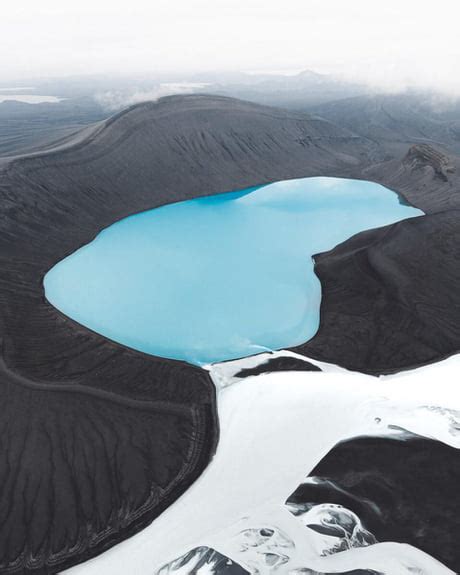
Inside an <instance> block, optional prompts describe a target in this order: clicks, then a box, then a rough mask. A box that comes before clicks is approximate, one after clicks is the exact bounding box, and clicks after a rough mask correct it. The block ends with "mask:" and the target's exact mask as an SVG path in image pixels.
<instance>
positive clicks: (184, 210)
mask: <svg viewBox="0 0 460 575" xmlns="http://www.w3.org/2000/svg"><path fill="white" fill-rule="evenodd" d="M422 213H423V212H421V211H420V210H417V209H415V208H412V207H410V206H407V205H404V204H402V203H401V202H400V201H399V198H398V196H397V195H396V194H395V193H393V192H391V191H390V190H388V189H386V188H384V187H383V186H380V185H378V184H374V183H371V182H364V181H356V180H346V179H337V178H305V179H300V180H290V181H283V182H276V183H273V184H270V185H267V186H263V187H259V188H250V189H248V190H243V191H240V192H231V193H227V194H219V195H216V196H211V197H207V198H200V199H196V200H191V201H186V202H181V203H177V204H171V205H168V206H164V207H161V208H157V209H154V210H150V211H147V212H143V213H140V214H136V215H134V216H130V217H128V218H125V219H123V220H121V221H119V222H117V223H115V224H113V225H112V226H110V227H109V228H107V229H105V230H103V231H102V232H101V233H100V234H99V235H98V236H97V237H96V239H95V240H94V241H92V242H91V243H90V244H88V245H86V246H84V247H82V248H81V249H79V250H77V251H76V252H75V253H73V254H72V255H71V256H69V257H67V258H65V259H64V260H62V261H61V262H60V263H58V264H57V265H56V266H54V267H53V268H52V269H51V270H50V271H49V272H48V273H47V274H46V276H45V280H44V284H45V293H46V297H47V299H48V300H49V301H50V302H51V303H52V304H53V305H54V306H55V307H56V308H58V309H59V310H61V311H62V312H63V313H64V314H66V315H67V316H69V317H71V318H72V319H74V320H75V321H77V322H79V323H81V324H83V325H84V326H87V327H89V328H90V329H92V330H94V331H96V332H98V333H100V334H102V335H104V336H106V337H108V338H110V339H112V340H115V341H117V342H119V343H122V344H124V345H126V346H128V347H132V348H134V349H137V350H140V351H143V352H146V353H150V354H154V355H160V356H164V357H169V358H176V359H183V360H186V361H189V362H191V363H195V364H202V363H208V362H213V361H222V360H226V359H234V358H237V357H242V356H247V355H251V354H254V353H258V352H260V351H261V350H264V349H280V348H285V347H291V346H294V345H296V344H300V343H302V342H305V341H307V340H308V339H310V338H311V337H313V335H314V334H315V332H316V331H317V329H318V324H319V307H320V301H321V285H320V283H319V281H318V278H317V277H316V275H315V274H314V271H313V262H312V255H313V254H315V253H318V252H322V251H325V250H329V249H331V248H333V247H334V246H335V245H336V244H338V243H340V242H342V241H344V240H346V239H347V238H349V237H350V236H352V235H353V234H356V233H358V232H360V231H363V230H366V229H370V228H375V227H378V226H383V225H386V224H390V223H393V222H396V221H398V220H402V219H404V218H408V217H413V216H418V215H422Z"/></svg>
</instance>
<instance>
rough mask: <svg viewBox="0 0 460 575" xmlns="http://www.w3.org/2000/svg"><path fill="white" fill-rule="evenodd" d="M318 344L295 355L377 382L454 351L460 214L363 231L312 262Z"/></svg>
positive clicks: (459, 345) (457, 343) (459, 339)
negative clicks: (318, 295)
mask: <svg viewBox="0 0 460 575" xmlns="http://www.w3.org/2000/svg"><path fill="white" fill-rule="evenodd" d="M315 261H316V268H315V270H316V273H317V274H318V276H319V278H320V280H321V285H322V290H323V297H322V302H321V324H320V329H319V331H318V333H317V334H316V336H315V337H314V338H313V339H311V340H310V341H308V342H307V343H305V344H303V345H301V346H298V347H297V348H295V349H294V351H296V352H297V353H303V354H305V355H308V356H310V357H313V358H315V359H318V360H322V361H327V362H333V363H338V364H340V365H341V366H343V367H346V368H348V369H352V370H356V371H361V372H365V373H369V374H375V375H376V374H383V373H391V372H395V371H399V370H402V369H409V368H413V367H416V366H419V365H423V364H426V363H430V362H434V361H437V360H440V359H442V358H444V357H446V356H449V355H451V354H454V353H457V352H458V351H460V291H459V289H458V286H459V285H460V212H459V211H451V212H441V213H439V214H433V215H429V216H422V217H417V218H412V219H409V220H405V221H402V222H399V223H397V224H393V225H390V226H385V227H383V228H378V229H375V230H369V231H366V232H363V233H361V234H357V235H356V236H354V237H352V238H350V239H349V240H347V241H346V242H344V243H342V244H340V245H339V246H337V247H336V248H334V249H333V250H331V251H330V252H326V253H323V254H320V255H318V256H316V257H315Z"/></svg>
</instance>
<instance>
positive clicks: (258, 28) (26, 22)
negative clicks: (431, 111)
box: [0, 0, 460, 94]
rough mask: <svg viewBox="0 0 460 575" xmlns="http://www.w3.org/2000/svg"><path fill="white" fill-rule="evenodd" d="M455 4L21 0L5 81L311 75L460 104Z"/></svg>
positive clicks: (9, 25) (4, 60) (7, 24)
mask: <svg viewBox="0 0 460 575" xmlns="http://www.w3.org/2000/svg"><path fill="white" fill-rule="evenodd" d="M459 16H460V4H459V2H458V0H437V2H435V3H433V2H432V1H431V0H430V1H429V0H417V1H416V0H405V1H404V2H401V0H386V1H385V2H383V0H382V1H380V0H374V1H370V0H347V1H344V0H288V1H286V2H280V1H279V0H276V1H275V0H219V1H218V2H217V1H215V0H188V1H187V2H185V1H183V0H156V1H155V2H151V0H131V1H130V2H129V3H127V2H121V1H119V0H96V1H94V0H78V2H77V1H76V0H69V1H67V2H62V0H41V1H40V2H36V0H22V1H21V2H16V3H13V2H8V3H5V4H4V5H3V6H2V8H1V12H0V36H1V38H2V49H1V51H0V70H1V71H2V79H3V80H6V79H8V78H16V79H19V78H21V77H27V76H28V77H33V76H37V77H42V76H45V75H71V74H89V73H108V74H120V75H128V74H140V73H141V74H148V73H156V72H165V71H166V72H171V71H178V72H181V73H184V72H187V73H190V72H194V71H197V72H200V71H206V70H254V69H259V70H260V69H270V70H274V69H296V68H297V69H305V68H310V69H314V70H317V71H320V72H333V73H335V74H339V75H341V76H343V77H345V78H347V79H354V80H359V81H366V82H368V83H370V84H372V85H375V86H378V87H384V88H386V89H400V88H404V87H406V86H416V87H434V88H437V89H440V90H442V91H444V92H447V93H450V94H460V75H459V74H458V63H459V62H460V34H458V21H459Z"/></svg>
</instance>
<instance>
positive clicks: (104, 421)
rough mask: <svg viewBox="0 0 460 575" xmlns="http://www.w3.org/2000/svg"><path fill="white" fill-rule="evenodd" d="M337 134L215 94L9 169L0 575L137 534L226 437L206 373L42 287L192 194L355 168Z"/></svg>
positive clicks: (38, 568)
mask: <svg viewBox="0 0 460 575" xmlns="http://www.w3.org/2000/svg"><path fill="white" fill-rule="evenodd" d="M368 147H369V143H368V142H366V140H363V139H362V138H360V137H356V136H354V135H353V134H351V133H349V132H348V131H346V130H343V129H337V128H335V127H334V126H333V125H332V124H329V123H328V122H325V121H323V120H318V119H310V118H309V117H308V116H305V115H303V114H294V113H290V112H285V111H282V110H275V109H270V108H266V107H263V106H258V105H254V104H247V103H244V102H239V101H235V100H231V99H227V98H219V97H215V98H214V97H177V98H167V99H164V100H162V101H160V102H159V103H148V104H143V105H139V106H135V107H133V108H131V109H129V110H128V111H126V112H123V113H121V114H119V115H117V116H115V117H113V118H112V119H110V120H108V121H107V122H103V123H101V124H99V125H97V126H95V128H94V129H92V130H85V132H84V133H83V135H80V136H77V137H76V138H75V139H74V140H67V141H66V142H65V143H64V144H62V145H61V147H58V148H56V149H54V150H53V149H48V150H47V151H45V152H42V153H40V154H34V155H29V156H23V157H19V158H15V159H13V160H10V161H5V160H3V163H1V164H0V198H1V199H0V201H1V206H2V212H1V220H0V230H1V236H0V258H1V274H0V338H1V348H2V364H1V366H0V373H1V375H0V386H1V394H2V395H1V397H2V407H1V409H2V410H3V417H2V418H1V422H2V426H3V433H2V434H1V436H0V437H1V441H2V443H3V446H2V447H3V448H2V450H1V452H0V473H1V474H2V481H1V483H0V485H1V492H0V571H1V572H2V573H11V574H12V573H37V574H38V573H55V572H57V571H61V570H62V569H64V568H65V567H68V566H70V565H72V564H75V563H78V562H81V561H84V560H86V559H88V558H90V557H91V556H94V555H96V554H98V553H100V552H102V551H104V550H105V549H107V548H109V547H110V546H112V545H113V544H115V543H117V542H119V541H121V540H122V539H124V538H127V537H129V536H131V535H133V534H134V533H135V532H137V531H139V530H140V529H142V528H143V527H144V526H146V525H147V524H148V523H149V522H151V521H152V520H153V519H154V518H155V517H156V516H157V515H158V514H159V513H161V512H162V511H163V510H164V509H165V508H166V507H167V506H168V505H170V504H171V503H172V502H173V501H174V500H175V499H176V498H177V497H178V496H179V495H180V494H181V493H183V492H184V491H185V490H186V489H187V487H188V486H189V485H190V484H191V483H192V482H193V480H194V479H195V478H196V477H197V476H198V475H199V474H200V473H201V471H202V470H203V469H204V467H205V466H206V464H207V463H208V461H209V459H210V457H211V455H212V454H213V452H214V449H215V446H216V442H217V432H218V423H217V418H216V406H215V390H214V387H213V385H212V382H211V380H210V377H209V375H208V374H207V372H205V371H204V370H201V369H199V368H198V367H194V366H191V365H187V364H185V363H183V362H179V361H172V360H167V359H163V358H157V357H153V356H149V355H145V354H142V353H139V352H137V351H134V350H131V349H127V348H125V347H123V346H121V345H118V344H116V343H113V342H111V341H108V340H107V339H105V338H104V337H102V336H100V335H97V334H95V333H93V332H91V331H89V330H88V329H86V328H84V327H82V326H80V325H78V324H76V323H75V322H73V321H72V320H70V319H69V318H66V317H65V316H63V315H62V314H60V313H59V312H58V311H57V310H56V309H55V308H54V307H53V306H51V305H50V304H49V303H48V302H47V301H46V299H45V297H44V293H43V284H42V281H43V277H44V275H45V273H46V272H47V271H48V270H49V269H50V268H51V267H52V266H53V265H55V264H56V263H57V262H58V261H60V260H61V259H62V258H64V257H65V256H67V255H68V254H70V253H72V252H74V251H75V250H76V249H77V248H78V247H80V246H81V245H83V244H86V243H88V242H90V241H91V240H92V239H93V238H94V237H95V236H96V235H97V234H98V233H99V232H100V230H101V229H102V228H104V227H106V226H108V225H110V224H112V223H113V222H114V221H116V220H119V219H121V218H124V217H126V216H128V215H129V214H133V213H136V212H139V211H142V210H146V209H149V208H153V207H156V206H159V205H162V204H165V203H169V202H172V201H179V200H184V199H188V198H193V197H196V196H199V195H206V194H212V193H216V192H224V191H228V190H233V189H236V188H244V187H246V186H249V185H252V184H255V183H263V182H269V181H273V180H280V179H285V178H288V177H294V176H298V177H300V176H307V175H314V174H319V173H322V172H324V171H331V170H335V171H336V172H337V174H339V173H342V174H343V173H347V174H349V173H350V170H352V169H354V168H356V166H360V165H361V163H362V158H363V157H365V156H366V153H367V149H368Z"/></svg>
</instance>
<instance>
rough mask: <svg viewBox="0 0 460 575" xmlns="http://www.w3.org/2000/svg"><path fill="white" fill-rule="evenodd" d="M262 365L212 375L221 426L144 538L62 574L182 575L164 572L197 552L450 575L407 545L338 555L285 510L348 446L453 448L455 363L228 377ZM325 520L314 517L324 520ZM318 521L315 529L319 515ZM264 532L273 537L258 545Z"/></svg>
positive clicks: (269, 564) (273, 564)
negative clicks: (384, 442) (403, 437)
mask: <svg viewBox="0 0 460 575" xmlns="http://www.w3.org/2000/svg"><path fill="white" fill-rule="evenodd" d="M283 353H285V352H278V354H283ZM268 357H273V355H268V354H264V355H260V356H255V357H253V358H246V359H244V360H241V361H235V362H227V363H224V364H216V365H211V366H208V369H209V370H210V373H211V375H212V377H213V379H214V381H215V383H216V386H217V389H218V410H219V420H220V426H221V436H220V441H219V445H218V448H217V453H216V455H215V457H214V459H213V460H212V462H211V463H210V465H209V467H208V468H207V469H206V471H205V472H204V473H203V475H202V476H201V477H200V478H199V479H198V480H197V481H196V482H195V483H194V485H192V487H191V488H190V489H188V491H187V492H186V493H185V494H184V495H183V496H182V497H181V498H180V499H179V500H178V501H177V502H176V503H174V504H173V505H172V506H171V507H169V508H168V509H167V510H166V511H165V512H164V513H163V514H162V515H161V516H160V517H159V518H158V519H157V520H155V521H154V522H153V523H152V524H151V525H150V526H148V527H147V528H146V529H144V530H143V531H142V532H140V533H139V534H137V535H135V536H134V537H132V538H130V539H128V540H126V541H124V542H122V543H120V544H119V545H117V546H116V547H114V548H113V549H111V550H109V551H107V552H106V553H104V554H102V555H101V556H99V557H96V558H95V559H92V560H90V561H88V562H86V563H83V564H81V565H78V566H76V567H74V568H72V569H70V570H68V571H66V573H69V575H109V574H110V575H126V574H127V573H129V574H130V575H147V574H151V575H153V574H154V573H157V572H158V571H159V570H160V569H161V575H164V574H165V573H167V572H171V573H173V572H174V573H178V572H179V571H174V568H171V569H169V568H168V567H167V566H166V567H165V565H166V564H168V563H169V562H171V561H173V560H175V559H177V558H178V557H180V556H181V555H183V554H184V553H186V552H189V551H191V550H192V549H195V548H197V547H200V546H201V547H203V546H206V547H209V548H211V549H215V550H216V551H218V552H219V553H221V554H222V555H224V556H226V557H228V558H229V559H231V560H232V561H234V562H236V563H238V564H240V565H241V566H242V567H243V568H244V569H247V570H248V571H250V572H253V573H255V572H256V571H258V572H259V573H261V575H268V574H271V573H275V571H276V574H280V575H284V573H290V574H292V573H298V572H302V573H303V574H304V575H306V574H307V573H342V572H345V571H350V570H353V569H366V570H373V571H377V572H379V573H384V574H387V575H399V574H406V573H407V574H409V573H417V574H419V575H428V574H429V575H437V574H439V575H442V574H448V573H453V572H452V571H451V570H450V569H448V568H447V567H445V566H443V565H442V564H441V563H439V562H438V561H436V560H435V559H433V558H432V557H430V556H429V555H427V554H425V553H423V552H422V551H421V550H418V549H416V548H414V547H411V546H409V545H405V544H398V543H391V542H386V543H374V542H373V541H371V540H370V543H372V544H369V545H367V546H357V547H356V548H353V547H354V546H353V545H349V547H351V548H349V549H347V550H344V551H340V552H338V553H337V552H334V550H333V549H332V548H331V545H332V543H331V541H332V540H334V541H335V542H336V541H337V538H335V537H334V538H331V537H330V536H328V535H327V534H326V535H325V534H324V533H321V532H320V531H321V530H319V531H316V530H312V529H307V528H306V527H305V525H304V522H303V521H302V520H299V517H296V516H294V515H293V513H291V512H290V511H289V509H288V508H287V506H286V505H285V501H286V499H287V497H288V496H289V495H290V494H291V493H292V492H293V491H294V490H295V489H296V487H297V486H298V485H299V483H301V482H302V481H303V480H304V479H305V477H306V476H307V475H308V474H309V473H310V472H311V470H312V469H313V468H314V467H315V466H316V465H317V464H318V463H319V461H320V460H321V459H322V458H323V457H324V456H325V455H326V454H327V453H328V451H330V450H331V449H332V447H333V446H334V445H336V444H337V443H338V442H340V441H343V440H345V439H350V438H353V437H357V436H362V435H367V436H372V435H374V436H375V435H376V436H388V435H394V434H399V433H403V432H404V430H406V431H408V432H411V433H415V434H418V435H422V436H425V437H428V438H432V439H436V440H438V441H441V442H444V443H446V444H448V445H450V446H453V447H455V448H459V447H460V391H459V390H458V383H457V382H458V373H459V368H460V355H458V356H453V357H451V358H449V359H446V360H444V361H442V362H439V363H437V364H433V365H431V366H427V367H423V368H419V369H416V370H413V371H410V372H404V373H401V374H398V375H394V376H385V377H380V378H374V377H370V376H366V375H362V374H358V373H353V372H348V371H346V370H341V369H339V368H337V367H336V366H328V365H326V364H320V363H319V362H316V361H314V360H309V361H310V362H311V363H314V364H316V365H319V366H320V367H321V368H322V369H323V372H292V371H291V372H277V373H272V374H262V375H258V376H253V377H249V378H246V379H238V378H236V377H234V375H235V374H236V373H237V372H238V371H240V370H241V369H243V368H246V367H248V366H250V367H252V366H253V365H254V363H258V362H259V363H260V362H261V361H266V359H267V358H268ZM333 511H334V510H331V509H322V510H321V513H323V518H324V513H326V515H327V514H330V513H331V512H333ZM344 513H345V515H346V514H348V519H350V518H351V519H352V521H354V522H355V524H356V526H357V529H361V527H360V526H359V518H356V517H351V515H353V514H351V511H348V510H344ZM350 514H351V515H350ZM317 520H318V522H319V523H318V525H320V523H321V517H319V518H318V517H317ZM309 521H310V522H313V523H314V522H315V519H314V518H311V517H310V518H309ZM261 532H262V534H263V533H266V534H267V533H268V534H270V537H268V536H267V537H265V538H264V536H262V537H261V536H260V534H261ZM369 537H370V538H371V539H372V534H370V535H369ZM276 557H278V559H277V558H276ZM180 572H181V573H182V574H185V573H187V572H188V571H187V569H185V570H184V569H182V570H180ZM200 573H201V571H200ZM203 573H204V571H203Z"/></svg>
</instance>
